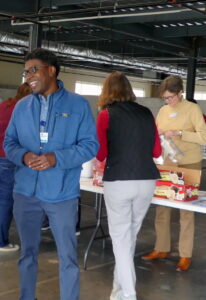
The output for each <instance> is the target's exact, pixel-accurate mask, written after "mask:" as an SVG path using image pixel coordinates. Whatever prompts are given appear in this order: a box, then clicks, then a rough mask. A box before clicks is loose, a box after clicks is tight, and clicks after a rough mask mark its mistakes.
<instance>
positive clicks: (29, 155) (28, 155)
mask: <svg viewBox="0 0 206 300" xmlns="http://www.w3.org/2000/svg"><path fill="white" fill-rule="evenodd" d="M38 157H39V156H38V155H37V154H34V153H32V152H27V153H26V154H24V157H23V162H24V164H25V165H26V166H27V167H29V168H31V167H30V166H31V164H32V162H33V161H35V160H36V159H37V158H38Z"/></svg>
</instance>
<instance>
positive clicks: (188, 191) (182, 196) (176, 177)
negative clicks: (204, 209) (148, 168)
mask: <svg viewBox="0 0 206 300" xmlns="http://www.w3.org/2000/svg"><path fill="white" fill-rule="evenodd" d="M157 167H158V169H159V170H160V174H161V179H160V180H157V183H156V189H155V192H154V196H156V197H160V198H165V199H170V200H176V201H192V200H196V199H197V198H198V189H199V184H200V179H201V170H194V169H186V168H179V167H177V166H166V165H157Z"/></svg>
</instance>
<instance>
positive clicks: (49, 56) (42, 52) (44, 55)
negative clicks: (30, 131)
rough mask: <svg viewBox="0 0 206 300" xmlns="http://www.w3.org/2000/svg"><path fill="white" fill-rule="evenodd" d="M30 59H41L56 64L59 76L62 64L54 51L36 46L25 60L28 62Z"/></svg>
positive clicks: (49, 63) (52, 64) (51, 64)
mask: <svg viewBox="0 0 206 300" xmlns="http://www.w3.org/2000/svg"><path fill="white" fill-rule="evenodd" d="M30 59H39V60H41V61H42V62H44V63H46V64H48V65H50V66H54V67H55V68H56V77H57V76H58V74H59V72H60V65H59V62H58V58H57V56H56V55H55V54H54V53H53V52H51V51H49V50H46V49H42V48H36V49H34V50H33V51H31V52H29V53H27V55H26V56H25V59H24V61H25V62H27V61H28V60H30Z"/></svg>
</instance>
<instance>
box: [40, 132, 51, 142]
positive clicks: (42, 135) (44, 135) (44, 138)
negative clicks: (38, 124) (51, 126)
mask: <svg viewBox="0 0 206 300" xmlns="http://www.w3.org/2000/svg"><path fill="white" fill-rule="evenodd" d="M48 137H49V135H48V132H40V141H41V143H43V144H45V143H48Z"/></svg>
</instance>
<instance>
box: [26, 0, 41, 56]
mask: <svg viewBox="0 0 206 300" xmlns="http://www.w3.org/2000/svg"><path fill="white" fill-rule="evenodd" d="M39 9H40V0H36V2H35V10H36V12H37V13H38V12H39ZM38 20H39V18H37V21H38ZM41 43H42V25H41V24H32V25H30V32H29V51H32V50H33V49H35V48H38V47H41Z"/></svg>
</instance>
